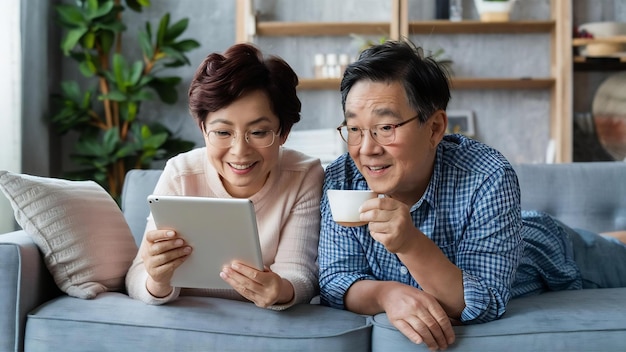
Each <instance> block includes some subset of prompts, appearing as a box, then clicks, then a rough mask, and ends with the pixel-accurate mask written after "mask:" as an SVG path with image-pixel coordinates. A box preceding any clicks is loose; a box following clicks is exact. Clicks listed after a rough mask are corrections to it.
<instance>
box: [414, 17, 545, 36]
mask: <svg viewBox="0 0 626 352" xmlns="http://www.w3.org/2000/svg"><path fill="white" fill-rule="evenodd" d="M554 24H555V21H515V22H480V21H460V22H451V21H446V20H436V21H419V22H409V24H408V26H409V27H408V32H409V33H413V34H431V33H432V34H458V33H464V34H489V33H495V34H502V33H511V34H519V33H546V32H550V31H551V30H552V28H554Z"/></svg>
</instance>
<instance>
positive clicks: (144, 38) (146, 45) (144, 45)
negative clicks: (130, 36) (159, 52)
mask: <svg viewBox="0 0 626 352" xmlns="http://www.w3.org/2000/svg"><path fill="white" fill-rule="evenodd" d="M137 41H138V42H139V46H140V47H141V52H142V53H143V55H144V56H145V57H147V58H148V59H152V57H153V56H154V49H153V48H152V43H151V42H150V37H149V36H148V33H147V32H145V31H140V32H139V34H137Z"/></svg>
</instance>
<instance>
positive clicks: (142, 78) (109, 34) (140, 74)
mask: <svg viewBox="0 0 626 352" xmlns="http://www.w3.org/2000/svg"><path fill="white" fill-rule="evenodd" d="M147 6H150V0H126V1H125V3H124V4H122V2H121V0H77V1H76V2H75V3H74V4H73V5H72V4H61V5H57V6H55V9H56V13H57V15H58V18H57V19H58V23H59V25H60V26H61V27H62V28H63V29H64V36H63V38H62V41H61V49H62V50H63V53H64V55H66V56H69V57H71V58H72V59H73V60H74V61H75V62H76V63H77V69H78V70H79V71H80V73H81V74H82V76H84V77H85V79H82V80H81V81H80V82H79V81H64V82H62V83H61V86H60V88H61V92H60V93H59V94H53V95H52V98H53V102H54V103H55V104H54V107H53V110H52V116H51V121H52V123H53V125H54V126H55V127H56V128H57V130H58V131H59V133H61V134H66V133H68V132H70V131H74V132H75V133H76V135H77V142H76V143H75V145H74V151H73V153H72V154H71V155H70V158H71V160H72V161H73V163H74V164H75V166H76V169H77V170H74V171H71V172H67V173H66V175H67V177H68V178H71V179H91V180H94V181H96V182H98V183H99V184H101V185H102V186H103V187H104V188H105V189H106V190H107V191H108V192H109V193H110V194H111V196H112V197H113V198H114V199H116V200H118V199H119V196H120V193H121V190H122V185H123V181H124V177H125V175H126V172H127V171H128V170H129V169H132V168H149V167H150V165H151V162H152V161H154V160H159V159H166V158H169V157H171V156H173V155H175V154H177V153H180V152H183V151H187V150H190V149H191V148H193V147H194V143H193V142H190V141H185V140H182V139H179V138H175V137H174V136H173V134H172V133H171V132H170V131H169V130H168V129H167V128H166V127H165V126H164V125H162V124H160V123H151V124H148V123H145V122H143V121H142V120H141V119H140V107H141V104H142V102H145V101H151V100H160V101H161V102H163V103H166V104H173V103H175V102H176V101H177V91H176V86H177V85H178V84H179V83H180V82H181V78H180V77H176V76H165V75H163V71H165V70H166V69H168V68H173V67H179V66H183V65H189V64H190V62H189V60H188V58H187V57H186V55H185V53H186V52H188V51H190V50H193V49H195V48H197V47H199V43H198V42H197V41H195V40H193V39H179V37H180V36H181V35H182V34H183V32H184V31H185V30H186V29H187V25H188V19H186V18H185V19H181V20H179V21H177V22H175V23H170V15H169V14H168V13H166V14H165V15H163V17H162V18H161V19H160V21H159V22H158V25H157V26H156V27H155V28H153V27H152V24H151V23H150V22H146V23H145V30H143V31H140V32H139V34H138V38H137V42H138V45H139V46H140V49H141V53H142V58H140V59H138V60H134V59H131V58H130V57H127V56H125V54H124V53H123V52H122V33H123V32H124V31H125V30H126V25H125V24H124V17H123V16H122V15H123V14H124V15H127V13H126V12H125V11H126V9H130V10H132V11H135V12H141V11H142V9H143V8H144V7H147ZM128 15H130V14H128ZM129 23H133V22H132V21H129Z"/></svg>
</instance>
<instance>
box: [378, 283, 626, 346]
mask: <svg viewBox="0 0 626 352" xmlns="http://www.w3.org/2000/svg"><path fill="white" fill-rule="evenodd" d="M625 317H626V288H614V289H588V290H578V291H558V292H548V293H544V294H541V295H536V296H529V297H523V298H516V299H513V300H511V301H510V302H509V304H508V306H507V312H506V313H505V315H504V316H503V317H502V318H501V319H500V320H496V321H493V322H490V323H485V324H475V325H466V326H456V327H454V330H455V333H456V342H455V343H454V344H453V345H452V346H450V348H448V351H481V352H482V351H508V350H515V351H623V350H624V346H626V319H625ZM408 350H413V351H420V350H423V351H426V350H427V348H426V347H425V346H423V345H419V346H416V345H414V344H413V343H411V341H409V340H408V339H407V338H406V337H404V336H403V335H402V334H401V333H400V332H399V331H398V330H397V329H396V328H395V327H394V326H393V325H391V323H390V322H389V320H388V319H387V316H386V314H378V315H376V316H375V317H374V318H373V328H372V351H408Z"/></svg>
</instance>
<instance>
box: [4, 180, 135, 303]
mask: <svg viewBox="0 0 626 352" xmlns="http://www.w3.org/2000/svg"><path fill="white" fill-rule="evenodd" d="M0 189H1V190H2V192H4V194H5V195H6V196H7V198H8V199H9V201H10V202H11V206H12V207H13V210H14V213H15V219H16V221H17V223H18V224H19V225H20V226H21V227H22V229H24V230H25V231H26V232H27V233H28V234H29V235H30V236H31V238H32V239H33V242H35V244H36V245H37V246H38V247H39V249H40V250H41V252H42V253H43V256H44V261H45V264H46V266H47V268H48V270H49V271H50V273H51V274H52V276H53V277H54V280H55V282H56V284H57V286H59V288H60V289H61V290H62V291H63V292H66V293H67V294H68V295H70V296H74V297H78V298H83V299H91V298H94V297H96V296H97V295H98V294H99V293H102V292H105V291H119V290H122V289H123V288H124V278H125V276H126V272H127V271H128V268H129V267H130V264H131V263H132V261H133V258H134V257H135V255H136V253H137V245H136V244H135V241H134V239H133V236H132V233H131V231H130V229H129V227H128V225H127V224H126V221H125V219H124V215H123V214H122V212H121V210H120V209H119V207H118V206H117V204H116V203H115V201H114V200H113V198H111V196H110V195H109V194H108V193H107V192H106V191H105V190H104V189H103V188H102V187H100V185H98V184H97V183H95V182H93V181H68V180H62V179H55V178H46V177H38V176H31V175H25V174H16V173H12V172H8V171H0Z"/></svg>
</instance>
